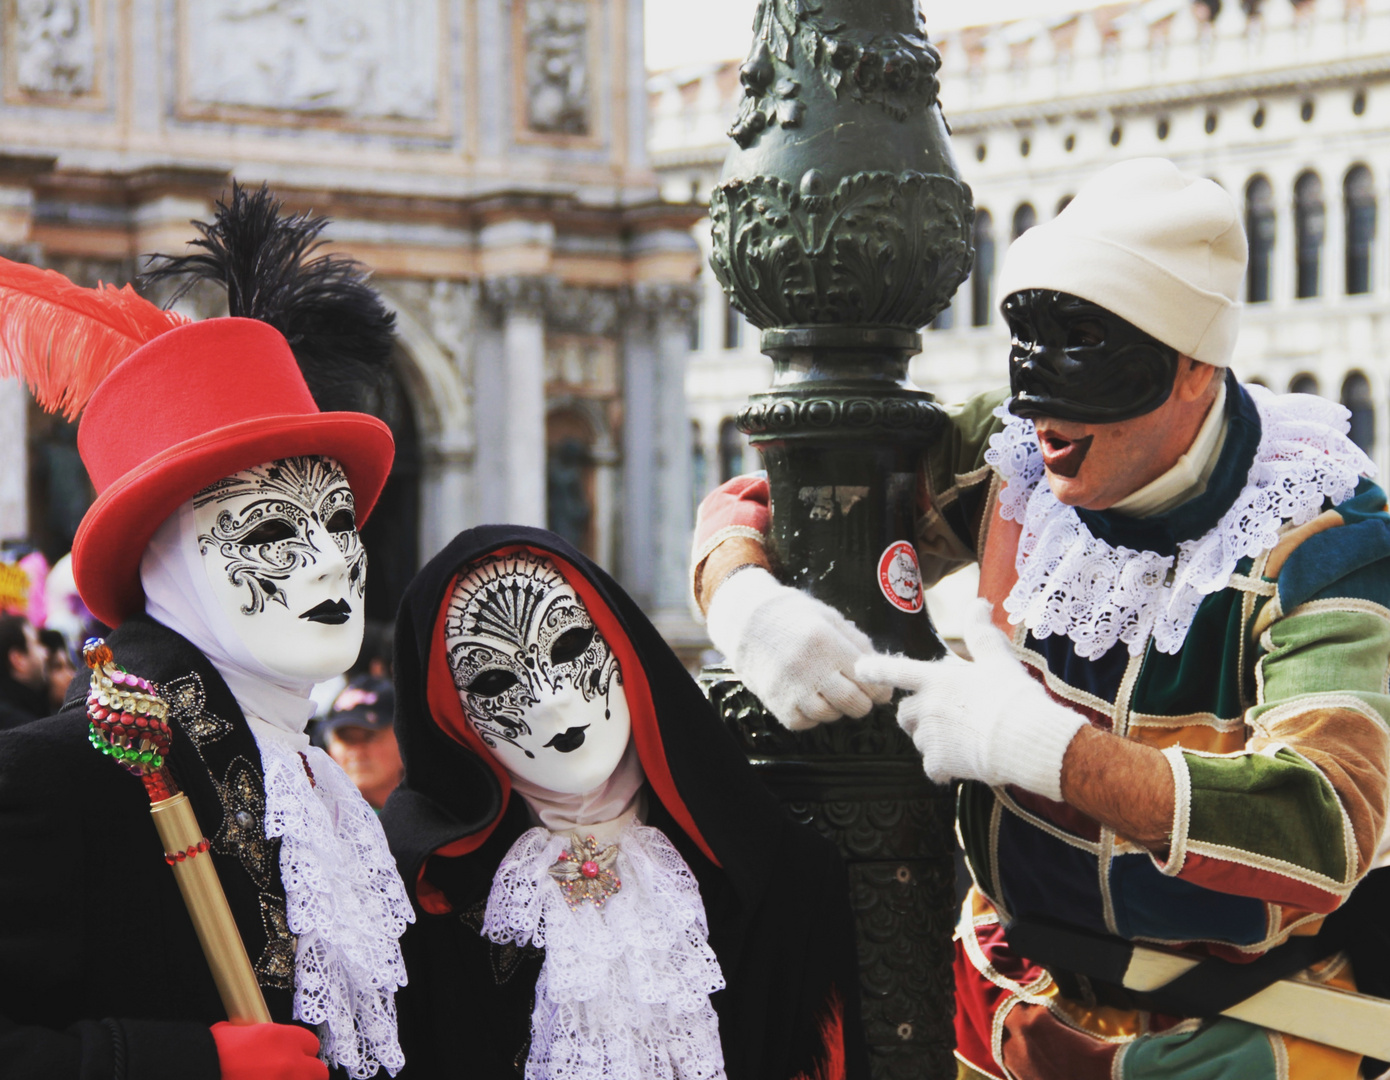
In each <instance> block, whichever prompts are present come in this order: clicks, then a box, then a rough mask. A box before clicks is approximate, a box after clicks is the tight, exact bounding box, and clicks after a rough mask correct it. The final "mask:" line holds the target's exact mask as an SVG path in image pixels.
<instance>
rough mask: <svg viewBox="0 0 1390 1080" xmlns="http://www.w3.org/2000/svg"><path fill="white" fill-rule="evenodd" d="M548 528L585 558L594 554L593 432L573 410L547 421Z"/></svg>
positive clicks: (557, 413) (559, 411)
mask: <svg viewBox="0 0 1390 1080" xmlns="http://www.w3.org/2000/svg"><path fill="white" fill-rule="evenodd" d="M545 442H546V450H545V526H546V528H547V529H549V530H550V531H551V532H553V533H559V534H560V535H561V536H563V537H564V538H565V539H566V540H568V541H569V542H570V543H571V544H573V545H574V546H575V547H577V548H578V549H579V550H580V551H582V552H584V553H585V554H586V555H592V554H593V553H594V540H595V532H594V526H595V524H596V523H595V521H594V498H595V490H594V489H595V480H596V472H595V468H594V453H593V446H594V430H593V426H592V425H591V424H590V423H589V421H588V419H587V418H586V417H584V416H583V415H581V414H580V413H579V412H577V411H575V410H572V409H556V410H554V411H553V412H551V413H550V415H549V416H547V417H546V418H545Z"/></svg>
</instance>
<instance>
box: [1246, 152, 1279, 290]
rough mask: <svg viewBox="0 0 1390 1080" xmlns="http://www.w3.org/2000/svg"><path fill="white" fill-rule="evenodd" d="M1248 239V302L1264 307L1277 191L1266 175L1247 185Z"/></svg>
mask: <svg viewBox="0 0 1390 1080" xmlns="http://www.w3.org/2000/svg"><path fill="white" fill-rule="evenodd" d="M1245 236H1246V239H1247V240H1248V242H1249V244H1250V262H1249V264H1248V265H1247V267H1246V271H1245V299H1246V300H1248V301H1249V302H1250V303H1252V304H1263V303H1265V302H1266V301H1267V300H1268V299H1269V270H1270V262H1271V258H1270V256H1271V254H1272V253H1273V251H1274V192H1273V191H1272V190H1271V188H1270V186H1269V181H1268V180H1266V179H1265V178H1264V177H1263V176H1256V177H1254V178H1252V179H1251V181H1250V183H1248V184H1246V185H1245Z"/></svg>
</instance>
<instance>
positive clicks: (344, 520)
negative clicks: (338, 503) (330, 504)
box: [324, 506, 357, 533]
mask: <svg viewBox="0 0 1390 1080" xmlns="http://www.w3.org/2000/svg"><path fill="white" fill-rule="evenodd" d="M324 527H325V528H326V529H327V530H328V531H329V532H335V533H336V532H352V531H353V530H354V529H356V528H357V519H356V517H355V516H354V515H353V512H352V510H351V509H350V508H349V507H346V506H344V507H340V508H339V509H337V510H335V511H334V512H333V514H332V516H331V517H330V518H329V519H328V524H327V525H326V526H324Z"/></svg>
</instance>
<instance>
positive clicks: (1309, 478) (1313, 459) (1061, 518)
mask: <svg viewBox="0 0 1390 1080" xmlns="http://www.w3.org/2000/svg"><path fill="white" fill-rule="evenodd" d="M1244 389H1245V390H1246V392H1248V393H1249V394H1250V396H1251V398H1252V399H1253V401H1254V403H1255V408H1256V410H1257V411H1258V412H1259V416H1260V443H1259V447H1258V448H1257V449H1256V451H1255V460H1254V462H1253V464H1252V465H1251V467H1250V472H1249V474H1248V476H1247V477H1246V481H1245V487H1244V488H1242V489H1241V492H1240V494H1239V495H1237V496H1236V499H1235V502H1234V503H1232V504H1231V507H1230V509H1229V510H1227V511H1226V513H1225V514H1224V515H1223V516H1222V518H1221V520H1220V521H1218V522H1217V524H1216V525H1215V526H1213V527H1212V529H1211V530H1210V531H1208V532H1207V533H1206V534H1205V535H1203V536H1200V537H1198V538H1197V539H1195V540H1188V541H1186V542H1184V543H1181V544H1179V545H1178V553H1177V556H1176V557H1174V556H1171V555H1159V554H1157V553H1156V552H1152V551H1132V550H1130V549H1129V548H1127V547H1111V546H1110V545H1109V544H1107V543H1106V542H1105V541H1103V540H1099V539H1097V538H1096V537H1095V536H1093V535H1091V532H1090V530H1089V529H1087V528H1086V525H1085V524H1084V523H1083V522H1082V520H1081V518H1080V517H1079V516H1078V515H1077V513H1076V511H1075V510H1074V509H1073V508H1072V507H1070V506H1065V505H1063V504H1062V503H1060V502H1058V501H1057V499H1056V497H1055V496H1054V495H1053V494H1052V488H1051V487H1050V486H1049V485H1048V484H1047V483H1046V481H1044V480H1043V461H1042V451H1041V450H1039V449H1038V441H1037V436H1036V434H1035V433H1034V431H1033V423H1032V421H1031V420H1023V419H1020V418H1019V417H1015V416H1013V415H1012V414H1010V413H1009V412H1008V411H1007V403H1005V405H1003V406H1001V407H1000V408H998V409H996V410H995V415H996V416H1000V417H1003V418H1004V419H1005V421H1006V423H1005V426H1004V430H1003V431H1000V432H998V433H996V434H995V435H992V436H991V437H990V440H989V450H988V451H986V453H985V461H986V462H987V463H989V464H990V465H992V466H993V467H994V469H995V471H996V472H998V473H999V475H1000V477H1001V479H1002V480H1003V482H1004V486H1003V488H1002V489H1001V491H1000V493H999V513H1000V516H1002V517H1004V518H1006V519H1008V520H1010V521H1017V522H1019V523H1020V524H1022V526H1023V535H1022V536H1021V537H1020V539H1019V544H1018V553H1017V555H1016V557H1015V560H1014V567H1015V569H1016V570H1017V571H1018V581H1017V582H1016V583H1015V584H1014V587H1013V588H1012V589H1011V590H1010V592H1009V595H1008V597H1007V598H1005V600H1004V610H1005V611H1007V612H1008V614H1009V621H1010V622H1011V623H1013V624H1014V625H1017V624H1019V623H1023V624H1024V625H1025V626H1027V627H1028V629H1029V630H1030V631H1032V633H1033V635H1034V636H1035V637H1038V638H1045V637H1048V636H1050V635H1052V634H1063V635H1065V636H1066V637H1068V638H1070V639H1071V641H1072V644H1073V645H1074V646H1075V648H1076V654H1077V655H1078V656H1080V657H1081V658H1083V659H1086V660H1092V659H1095V658H1097V657H1099V656H1103V655H1104V654H1105V653H1106V652H1108V651H1109V650H1110V649H1111V648H1112V647H1113V646H1114V645H1115V643H1116V642H1118V641H1123V642H1124V643H1125V644H1126V645H1127V646H1128V647H1129V653H1130V655H1131V656H1138V655H1139V654H1140V653H1141V652H1143V650H1144V647H1145V645H1146V644H1147V642H1148V640H1149V637H1150V636H1151V635H1152V637H1153V642H1154V647H1155V648H1157V649H1158V650H1159V652H1164V653H1176V652H1177V651H1178V650H1179V649H1181V648H1182V643H1183V640H1184V639H1185V638H1186V637H1187V631H1188V630H1189V629H1190V628H1191V626H1192V620H1193V618H1194V617H1195V616H1196V614H1197V608H1198V606H1199V605H1200V604H1201V602H1202V599H1203V597H1206V596H1209V595H1211V594H1212V593H1215V592H1219V591H1220V590H1222V589H1224V588H1225V587H1226V585H1227V584H1228V583H1229V581H1230V578H1231V574H1232V573H1233V572H1234V570H1235V568H1236V564H1237V563H1238V562H1239V561H1240V560H1241V559H1242V558H1244V557H1246V556H1247V555H1255V554H1257V553H1259V552H1261V551H1264V550H1266V549H1268V548H1271V547H1273V546H1274V545H1275V543H1277V542H1278V539H1279V532H1280V528H1281V526H1282V525H1283V524H1284V523H1285V522H1292V523H1293V524H1295V525H1301V524H1303V523H1304V522H1306V521H1309V520H1311V519H1312V518H1313V517H1315V516H1316V515H1317V514H1318V513H1319V512H1320V511H1321V510H1322V507H1323V503H1324V501H1325V500H1327V499H1331V501H1332V502H1333V503H1340V502H1342V501H1344V500H1346V499H1348V498H1350V497H1351V495H1352V493H1353V491H1354V490H1355V488H1356V484H1357V480H1358V477H1360V476H1362V475H1365V476H1372V475H1374V473H1375V466H1374V465H1373V464H1372V463H1371V460H1370V459H1369V458H1368V457H1367V456H1366V455H1365V454H1364V453H1362V451H1361V449H1360V448H1359V447H1357V446H1356V444H1355V443H1353V442H1352V441H1351V440H1350V439H1349V438H1347V434H1346V433H1347V430H1348V417H1349V416H1350V414H1349V413H1348V412H1347V410H1346V409H1344V408H1343V407H1342V406H1341V405H1338V404H1336V403H1335V402H1331V401H1327V400H1324V399H1323V398H1318V397H1313V396H1311V395H1307V394H1286V395H1275V394H1273V393H1271V392H1270V391H1269V390H1267V389H1265V388H1264V387H1262V386H1246V387H1244ZM1040 481H1042V482H1040Z"/></svg>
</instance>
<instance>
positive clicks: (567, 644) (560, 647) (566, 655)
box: [550, 626, 594, 664]
mask: <svg viewBox="0 0 1390 1080" xmlns="http://www.w3.org/2000/svg"><path fill="white" fill-rule="evenodd" d="M593 640H594V628H593V627H592V626H572V627H570V628H569V629H568V630H566V631H565V632H564V633H563V634H561V635H560V636H559V637H558V638H556V639H555V644H553V645H552V646H551V647H550V662H551V663H552V664H568V663H569V662H570V661H571V660H577V659H578V658H579V657H581V656H583V655H584V653H585V651H586V650H587V649H588V648H589V646H590V644H592V643H593Z"/></svg>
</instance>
